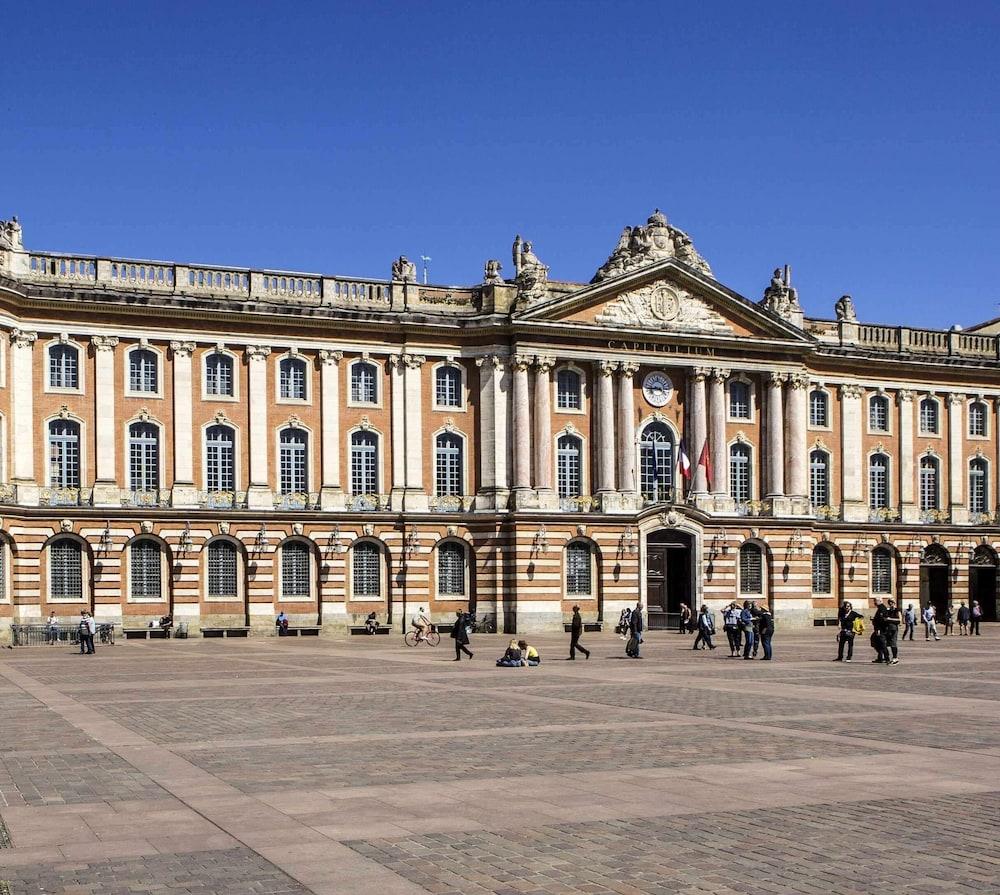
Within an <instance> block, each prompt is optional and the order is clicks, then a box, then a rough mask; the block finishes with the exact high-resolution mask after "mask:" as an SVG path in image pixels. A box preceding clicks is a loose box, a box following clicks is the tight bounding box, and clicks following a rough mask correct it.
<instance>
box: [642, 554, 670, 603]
mask: <svg viewBox="0 0 1000 895" xmlns="http://www.w3.org/2000/svg"><path fill="white" fill-rule="evenodd" d="M646 608H647V610H648V612H649V614H650V615H651V616H652V615H664V614H666V611H667V548H666V547H663V546H661V545H659V544H650V545H649V546H648V547H647V548H646Z"/></svg>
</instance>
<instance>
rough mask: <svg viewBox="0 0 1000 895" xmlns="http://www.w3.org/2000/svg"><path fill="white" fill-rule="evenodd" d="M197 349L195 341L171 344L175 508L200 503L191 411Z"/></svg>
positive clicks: (173, 492) (172, 502) (172, 494)
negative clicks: (194, 360)
mask: <svg viewBox="0 0 1000 895" xmlns="http://www.w3.org/2000/svg"><path fill="white" fill-rule="evenodd" d="M194 349H195V344H194V342H171V343H170V354H171V357H172V359H173V360H172V364H171V366H172V367H173V374H174V389H173V391H174V425H173V436H174V485H173V489H172V491H171V492H170V504H171V506H175V507H195V506H197V505H198V489H197V488H196V487H195V482H194V435H193V431H192V411H191V402H192V394H191V387H192V381H191V355H192V354H193V353H194Z"/></svg>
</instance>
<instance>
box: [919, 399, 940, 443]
mask: <svg viewBox="0 0 1000 895" xmlns="http://www.w3.org/2000/svg"><path fill="white" fill-rule="evenodd" d="M920 433H921V434H922V435H937V434H938V403H937V401H935V400H934V399H933V398H924V399H923V400H922V401H921V402H920Z"/></svg>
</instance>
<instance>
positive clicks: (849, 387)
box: [840, 382, 865, 398]
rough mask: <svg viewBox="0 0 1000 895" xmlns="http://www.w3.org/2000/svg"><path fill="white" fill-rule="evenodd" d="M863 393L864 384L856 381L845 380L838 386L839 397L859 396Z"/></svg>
mask: <svg viewBox="0 0 1000 895" xmlns="http://www.w3.org/2000/svg"><path fill="white" fill-rule="evenodd" d="M864 393H865V388H864V386H863V385H859V384H858V383H856V382H845V383H843V384H842V385H841V386H840V397H841V398H860V397H861V396H862V395H863V394H864Z"/></svg>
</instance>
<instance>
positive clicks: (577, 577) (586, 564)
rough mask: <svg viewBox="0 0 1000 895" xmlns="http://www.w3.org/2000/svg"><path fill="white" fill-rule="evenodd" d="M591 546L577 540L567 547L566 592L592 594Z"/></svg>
mask: <svg viewBox="0 0 1000 895" xmlns="http://www.w3.org/2000/svg"><path fill="white" fill-rule="evenodd" d="M590 564H591V563H590V548H589V547H588V546H587V545H586V544H581V543H580V542H575V543H572V544H569V545H568V546H567V547H566V592H567V593H568V594H569V595H571V596H574V597H585V596H590V594H591V589H592V586H593V585H592V584H591V580H590Z"/></svg>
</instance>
